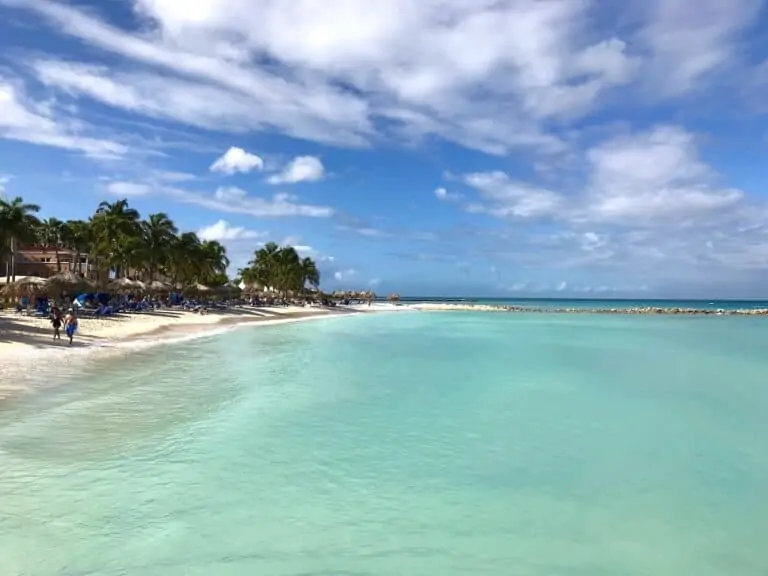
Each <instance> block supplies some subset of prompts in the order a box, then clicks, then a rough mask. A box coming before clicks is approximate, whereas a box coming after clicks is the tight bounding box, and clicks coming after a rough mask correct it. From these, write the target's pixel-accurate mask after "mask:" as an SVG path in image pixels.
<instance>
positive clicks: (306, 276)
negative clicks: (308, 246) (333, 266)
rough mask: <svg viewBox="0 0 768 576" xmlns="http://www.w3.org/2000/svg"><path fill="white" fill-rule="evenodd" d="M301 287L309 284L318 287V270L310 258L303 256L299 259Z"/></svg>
mask: <svg viewBox="0 0 768 576" xmlns="http://www.w3.org/2000/svg"><path fill="white" fill-rule="evenodd" d="M301 273H302V283H301V285H302V287H303V286H306V285H307V284H309V285H310V286H312V287H313V288H319V287H320V271H319V270H318V269H317V264H315V261H314V260H312V258H304V259H303V260H302V261H301Z"/></svg>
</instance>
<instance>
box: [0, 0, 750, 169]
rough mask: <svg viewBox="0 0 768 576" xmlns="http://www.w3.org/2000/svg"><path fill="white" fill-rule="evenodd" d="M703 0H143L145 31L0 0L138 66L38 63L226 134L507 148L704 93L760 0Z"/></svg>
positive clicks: (131, 102) (72, 11) (110, 100)
mask: <svg viewBox="0 0 768 576" xmlns="http://www.w3.org/2000/svg"><path fill="white" fill-rule="evenodd" d="M703 1H704V6H702V7H700V8H698V9H697V10H694V11H691V10H690V9H689V6H688V4H686V3H685V2H684V1H683V0H651V1H650V2H647V3H644V4H642V5H638V7H639V8H640V9H639V11H638V10H637V9H635V7H633V9H631V10H630V9H627V10H624V8H623V6H622V9H621V10H619V9H618V8H616V7H613V6H608V7H606V8H605V9H604V10H603V12H601V23H604V25H603V26H600V27H595V26H594V24H595V19H594V18H593V17H592V13H591V10H592V9H593V6H592V2H590V1H588V0H550V1H548V2H539V1H534V0H517V1H515V2H496V1H492V0H478V1H477V2H467V1H466V0H424V1H423V2H418V3H414V2H413V1H412V0H390V1H389V2H385V3H378V4H375V5H372V4H370V3H366V2H361V1H359V2H350V1H349V0H329V2H326V3H325V4H324V5H323V8H322V9H320V8H318V7H317V6H314V5H313V4H311V3H307V2H306V1H305V0H282V1H280V2H274V1H269V2H263V3H262V4H260V5H259V10H257V11H253V10H252V9H251V6H250V4H249V3H248V2H247V1H246V0H220V1H219V2H216V3H214V2H202V3H196V4H195V5H194V6H193V7H192V8H190V7H189V6H187V5H182V4H179V3H177V2H175V0H136V1H135V2H134V6H135V8H136V10H137V12H138V13H139V14H140V15H141V16H142V17H143V18H142V25H143V26H142V29H141V33H136V34H131V33H129V32H126V31H124V30H121V29H117V28H115V27H112V26H110V25H108V24H106V23H104V22H102V21H100V20H98V19H96V18H94V17H92V16H90V15H88V14H87V13H86V12H84V11H80V10H77V9H76V8H73V7H71V6H67V5H64V4H60V3H56V2H51V1H50V0H28V1H25V2H21V1H20V0H0V2H2V3H3V4H5V5H7V6H11V7H15V8H18V9H25V10H33V11H36V12H37V13H39V14H41V15H43V16H44V17H45V19H46V20H47V21H48V22H50V23H51V24H52V25H53V26H54V27H55V28H56V29H57V30H58V31H59V32H61V33H64V34H69V35H71V36H74V37H77V38H79V39H81V40H83V41H85V42H87V43H89V44H91V45H93V46H96V47H98V48H101V49H103V50H107V51H111V52H114V53H117V54H119V55H121V56H123V57H126V58H127V59H129V60H130V61H131V62H132V63H133V64H134V67H132V68H131V69H130V71H119V70H112V69H107V68H104V67H93V66H89V65H87V64H82V63H64V62H55V61H47V62H40V63H37V65H35V70H36V72H37V74H38V77H39V78H40V79H41V80H43V81H44V82H46V83H47V84H48V85H49V86H53V87H58V88H60V89H62V90H66V91H68V92H70V93H72V94H75V95H79V96H85V97H88V98H94V99H97V100H99V101H102V102H105V103H107V104H109V105H111V106H117V107H120V108H123V109H128V110H131V111H134V112H138V113H142V114H145V115H148V116H153V117H162V118H169V119H174V120H177V121H180V122H184V123H187V124H191V125H194V126H203V127H207V128H211V129H218V130H229V131H235V132H236V131H243V130H268V131H269V130H278V131H280V132H283V133H285V134H288V135H290V136H294V137H298V138H305V139H310V140H315V141H318V142H323V143H332V144H340V145H346V146H364V145H368V144H370V143H372V142H374V141H376V140H377V139H378V137H379V136H381V135H382V133H383V135H385V136H394V137H398V138H404V139H407V140H409V141H418V140H420V139H422V138H424V137H427V136H433V135H436V136H440V137H443V138H446V139H448V140H451V141H454V142H458V143H460V144H462V145H464V146H468V147H472V148H476V149H479V150H483V151H487V152H489V153H495V154H503V153H505V152H507V151H509V150H511V149H514V148H521V147H522V148H529V149H533V150H537V151H545V152H553V151H558V150H562V149H563V147H564V145H565V144H564V141H563V140H562V139H561V138H560V137H559V136H557V135H556V134H554V133H553V132H551V131H550V130H549V126H550V125H549V124H548V122H549V121H550V120H558V121H561V122H563V121H565V122H567V121H569V120H570V119H578V118H582V117H584V116H585V115H587V114H589V113H590V112H592V111H594V110H595V109H596V108H597V107H598V106H600V105H602V104H611V103H612V102H616V101H621V99H620V98H617V96H620V95H621V94H623V93H624V91H626V90H627V89H628V88H633V87H634V86H635V84H637V85H638V86H644V85H645V84H647V83H648V82H647V81H646V80H647V78H652V79H653V80H652V81H651V82H650V84H649V85H651V86H655V85H656V82H661V83H663V84H664V86H663V89H662V90H659V91H658V93H654V94H652V97H653V98H658V96H659V94H660V95H661V96H662V97H663V96H664V95H670V96H678V95H680V94H684V93H685V92H686V91H690V90H695V89H696V87H698V86H699V85H700V84H701V82H702V81H703V79H705V78H706V77H707V75H708V74H710V73H711V72H713V71H715V70H717V69H718V68H719V67H721V66H723V65H724V64H726V63H729V62H731V61H733V60H735V59H736V58H737V57H738V53H737V51H736V50H735V49H734V47H735V46H737V45H738V40H739V37H738V35H739V33H740V32H741V31H742V30H743V29H744V28H745V27H746V26H747V24H748V23H749V22H751V21H753V19H754V17H755V14H756V11H757V9H758V8H759V0H740V1H737V2H732V3H723V2H722V1H721V0H703ZM614 8H616V9H614ZM633 16H638V18H636V19H634V20H633ZM627 23H629V24H631V25H625V24H627ZM467 46H473V49H472V50H467V49H466V47H467ZM264 61H269V62H271V63H272V64H271V65H270V66H268V67H267V66H263V67H260V66H258V65H256V64H254V62H264ZM135 65H139V66H143V67H144V68H143V69H138V68H136V66H135ZM182 77H183V79H182ZM346 87H348V88H351V89H346Z"/></svg>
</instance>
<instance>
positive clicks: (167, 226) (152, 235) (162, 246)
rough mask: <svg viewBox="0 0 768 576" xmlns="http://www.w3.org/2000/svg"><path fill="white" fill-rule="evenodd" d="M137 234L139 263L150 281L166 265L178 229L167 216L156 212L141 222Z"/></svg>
mask: <svg viewBox="0 0 768 576" xmlns="http://www.w3.org/2000/svg"><path fill="white" fill-rule="evenodd" d="M139 233H140V238H139V241H138V244H139V245H140V246H139V262H140V263H141V267H142V268H144V269H145V270H146V272H147V274H148V276H149V280H150V281H152V280H154V279H155V274H156V273H157V271H158V270H159V269H161V268H162V267H164V266H166V265H167V264H168V261H169V259H170V258H171V252H172V249H173V246H174V242H175V241H176V234H178V229H177V228H176V225H175V224H174V223H173V221H172V220H171V219H170V218H168V215H167V214H164V213H163V212H158V213H157V214H150V215H149V218H148V219H147V220H144V221H143V222H141V224H140V230H139ZM127 244H128V245H129V246H130V244H131V243H130V242H128V243H127Z"/></svg>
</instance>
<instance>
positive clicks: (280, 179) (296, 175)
mask: <svg viewBox="0 0 768 576" xmlns="http://www.w3.org/2000/svg"><path fill="white" fill-rule="evenodd" d="M324 176H325V167H324V166H323V163H322V162H321V161H320V159H319V158H315V157H314V156H297V157H296V158H294V159H293V160H291V161H290V162H289V163H288V164H287V165H286V166H285V168H283V170H282V171H281V172H280V173H279V174H275V175H273V176H270V177H269V178H268V179H267V182H269V183H270V184H296V183H298V182H317V181H318V180H322V179H323V177H324Z"/></svg>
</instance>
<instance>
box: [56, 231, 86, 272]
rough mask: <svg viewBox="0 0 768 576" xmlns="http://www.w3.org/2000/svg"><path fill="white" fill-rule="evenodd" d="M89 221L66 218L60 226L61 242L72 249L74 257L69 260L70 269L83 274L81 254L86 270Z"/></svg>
mask: <svg viewBox="0 0 768 576" xmlns="http://www.w3.org/2000/svg"><path fill="white" fill-rule="evenodd" d="M92 232H93V231H92V229H91V224H90V222H86V221H85V220H67V221H66V222H65V223H64V225H63V227H62V244H63V246H64V247H65V248H68V249H69V250H72V251H73V252H74V253H75V257H74V258H73V259H72V262H70V271H72V272H77V273H78V274H80V275H82V274H83V262H82V260H83V255H85V257H86V270H88V269H89V268H90V256H91V254H90V252H91V248H92V244H93V243H92V237H93V233H92Z"/></svg>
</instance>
